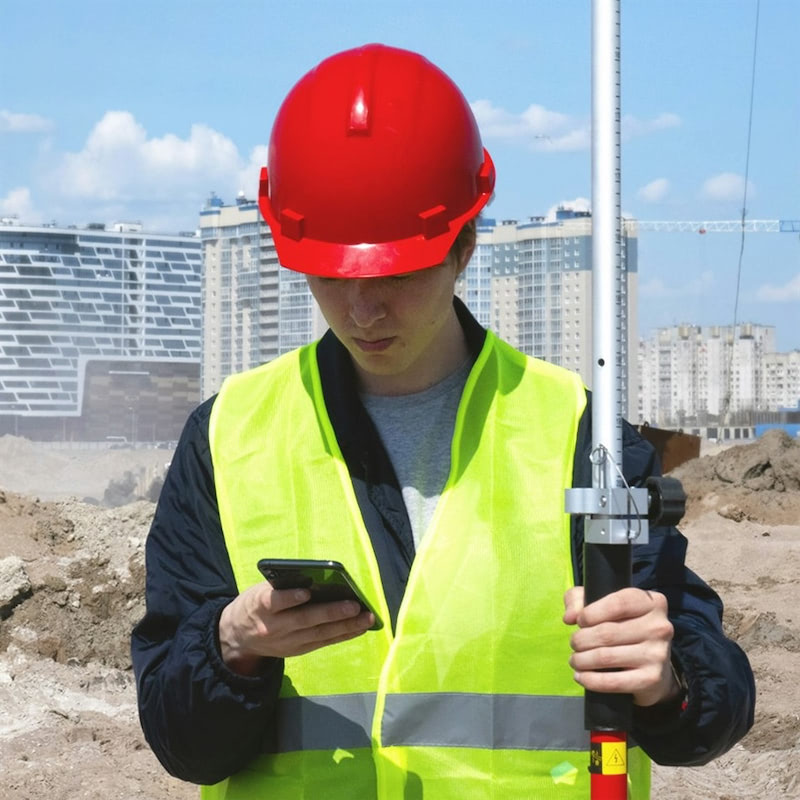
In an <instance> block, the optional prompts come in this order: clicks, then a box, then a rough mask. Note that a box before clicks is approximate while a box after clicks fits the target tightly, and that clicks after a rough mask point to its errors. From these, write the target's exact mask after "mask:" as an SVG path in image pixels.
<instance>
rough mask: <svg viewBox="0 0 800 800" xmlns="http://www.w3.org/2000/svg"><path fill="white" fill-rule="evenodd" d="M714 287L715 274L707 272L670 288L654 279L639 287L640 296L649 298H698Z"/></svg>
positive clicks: (658, 279)
mask: <svg viewBox="0 0 800 800" xmlns="http://www.w3.org/2000/svg"><path fill="white" fill-rule="evenodd" d="M713 286H714V273H713V272H711V270H705V271H703V272H701V273H700V274H699V275H697V276H696V277H695V279H694V280H691V281H687V282H686V283H681V284H679V285H678V286H668V285H667V284H666V283H664V281H663V280H662V279H661V278H652V279H651V280H649V281H647V282H646V283H642V284H640V285H639V295H640V296H641V297H647V298H655V299H661V298H664V299H666V298H679V297H684V298H685V297H698V296H700V295H703V294H705V293H706V292H708V291H709V290H710V289H711V288H713Z"/></svg>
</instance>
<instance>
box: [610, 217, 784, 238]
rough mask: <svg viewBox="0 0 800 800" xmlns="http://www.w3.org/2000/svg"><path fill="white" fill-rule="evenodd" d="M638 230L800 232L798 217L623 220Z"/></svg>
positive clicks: (661, 231)
mask: <svg viewBox="0 0 800 800" xmlns="http://www.w3.org/2000/svg"><path fill="white" fill-rule="evenodd" d="M625 222H626V223H627V224H631V225H634V226H635V227H636V229H637V230H638V231H658V232H660V233H700V234H703V233H741V232H742V231H744V233H800V219H748V220H745V221H744V223H742V221H741V220H740V219H724V220H702V221H697V220H691V221H685V220H684V221H681V220H664V221H658V220H637V219H630V220H625Z"/></svg>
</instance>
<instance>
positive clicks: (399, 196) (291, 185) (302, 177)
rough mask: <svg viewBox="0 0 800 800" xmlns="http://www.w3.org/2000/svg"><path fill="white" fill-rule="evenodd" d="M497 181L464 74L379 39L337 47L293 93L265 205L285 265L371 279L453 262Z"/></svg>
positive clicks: (278, 134)
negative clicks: (455, 75)
mask: <svg viewBox="0 0 800 800" xmlns="http://www.w3.org/2000/svg"><path fill="white" fill-rule="evenodd" d="M494 181H495V172H494V164H493V163H492V159H491V158H490V157H489V154H488V153H487V152H486V150H485V149H484V148H483V146H482V144H481V137H480V133H479V132H478V126H477V123H476V122H475V117H474V116H473V114H472V110H471V109H470V107H469V104H468V103H467V101H466V99H465V98H464V95H462V94H461V91H460V90H459V89H458V87H457V86H456V85H455V84H454V83H453V81H452V80H450V78H448V77H447V75H445V74H444V72H442V71H441V70H440V69H439V68H438V67H436V66H434V65H433V64H431V63H430V61H428V60H427V59H425V58H423V57H422V56H420V55H418V54H416V53H411V52H409V51H407V50H398V49H396V48H393V47H386V46H384V45H380V44H371V45H366V46H365V47H361V48H358V49H355V50H347V51H345V52H343V53H338V54H336V55H334V56H331V57H330V58H328V59H326V60H325V61H323V62H322V63H321V64H319V66H317V67H316V68H315V69H312V70H311V72H309V73H308V74H307V75H305V76H304V77H303V78H301V79H300V81H299V82H298V83H297V84H296V85H295V86H294V88H293V89H292V90H291V91H290V92H289V94H288V95H287V97H286V99H285V100H284V101H283V104H282V105H281V107H280V109H279V111H278V114H277V117H276V118H275V123H274V125H273V127H272V136H271V137H270V143H269V160H268V166H267V167H264V168H263V169H262V171H261V184H260V187H259V192H258V203H259V207H260V208H261V213H262V214H263V215H264V217H265V219H266V220H267V222H268V223H269V225H270V228H271V229H272V236H273V239H274V241H275V248H276V249H277V251H278V259H279V260H280V263H281V264H283V266H285V267H288V268H289V269H293V270H297V271H298V272H306V273H310V274H313V275H322V276H326V277H333V278H365V277H374V276H382V275H397V274H400V273H404V272H413V271H415V270H418V269H425V268H426V267H432V266H434V265H436V264H440V263H442V261H444V259H445V258H446V256H447V253H448V251H449V249H450V247H451V246H452V244H453V242H454V241H455V238H456V236H457V235H458V233H459V231H460V230H461V227H462V225H463V224H464V223H465V222H467V221H468V220H470V219H471V218H472V217H474V216H476V215H477V214H478V212H479V211H480V210H481V208H483V206H484V205H485V204H486V202H487V201H488V200H489V198H490V197H491V194H492V191H493V189H494Z"/></svg>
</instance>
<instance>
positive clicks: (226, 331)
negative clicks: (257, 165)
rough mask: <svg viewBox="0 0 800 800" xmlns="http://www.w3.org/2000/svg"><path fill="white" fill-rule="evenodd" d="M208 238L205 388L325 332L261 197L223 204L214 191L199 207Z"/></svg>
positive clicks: (209, 391)
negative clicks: (277, 241)
mask: <svg viewBox="0 0 800 800" xmlns="http://www.w3.org/2000/svg"><path fill="white" fill-rule="evenodd" d="M200 237H201V239H202V243H203V289H202V307H203V358H202V391H203V396H204V397H208V396H210V395H212V394H213V393H214V392H217V391H218V390H219V388H220V386H221V385H222V381H223V380H224V379H225V378H226V377H227V376H228V375H231V374H233V373H235V372H240V371H242V370H245V369H249V368H250V367H255V366H257V365H259V364H263V363H265V362H267V361H271V360H272V359H273V358H275V357H276V356H278V355H280V354H281V353H285V352H287V351H289V350H293V349H294V348H296V347H299V346H301V345H303V344H307V343H308V342H310V341H312V340H313V339H314V338H316V337H318V336H320V335H321V334H322V333H323V332H324V330H325V327H326V326H325V324H324V320H323V319H322V315H321V314H320V312H319V309H318V307H317V305H316V303H315V302H314V300H313V298H312V296H311V292H310V291H309V290H308V286H307V284H306V279H305V276H303V275H301V274H299V273H297V272H292V271H290V270H287V269H281V268H280V266H279V264H278V256H277V254H276V253H275V245H274V244H273V241H272V234H271V233H270V230H269V226H268V225H267V224H266V223H265V222H264V220H263V219H262V217H261V214H260V212H259V210H258V204H257V203H256V202H255V201H252V200H247V199H246V198H245V197H244V196H243V195H240V196H239V197H238V198H237V200H236V204H235V205H225V204H224V202H223V201H222V200H221V199H220V198H218V197H216V196H214V195H212V196H211V198H210V199H209V200H208V202H207V203H206V206H205V208H204V209H203V210H202V211H201V212H200Z"/></svg>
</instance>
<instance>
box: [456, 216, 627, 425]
mask: <svg viewBox="0 0 800 800" xmlns="http://www.w3.org/2000/svg"><path fill="white" fill-rule="evenodd" d="M621 265H622V270H621V280H620V286H619V298H620V304H619V308H618V311H619V321H620V330H621V331H623V332H624V337H623V338H624V341H623V342H621V368H620V374H621V381H622V384H623V387H622V394H623V410H624V413H625V414H626V416H630V414H629V413H628V410H629V409H633V411H635V410H636V409H637V387H638V376H637V360H636V357H635V356H636V352H637V351H636V347H637V341H638V336H637V302H636V293H637V282H638V248H637V238H636V234H635V227H634V225H633V224H632V223H630V222H627V221H626V223H625V225H624V230H623V236H622V247H621ZM456 291H457V293H458V294H459V296H460V297H461V298H462V299H463V300H464V301H465V302H466V304H467V305H468V306H469V308H470V309H471V310H472V311H473V313H475V314H476V316H477V318H478V320H479V321H480V322H481V323H482V324H483V325H486V326H487V327H490V328H492V329H493V330H494V331H495V332H497V333H498V335H499V336H501V337H502V338H503V339H505V340H506V341H508V342H509V343H510V344H512V345H513V346H514V347H516V348H518V349H519V350H521V351H522V352H523V353H527V354H528V355H532V356H535V357H537V358H541V359H544V360H546V361H549V362H551V363H553V364H559V365H561V366H563V367H566V368H567V369H571V370H573V371H574V372H577V373H578V374H579V375H580V376H581V377H582V378H583V380H584V382H585V383H586V385H587V386H589V387H590V388H591V385H592V339H593V334H592V320H593V314H592V220H591V215H590V214H589V213H588V212H576V211H571V210H566V209H560V210H558V211H557V212H556V217H555V220H552V221H548V220H545V219H544V218H543V217H531V218H530V219H529V220H528V221H526V222H522V223H520V222H517V221H516V220H505V221H501V222H497V221H496V220H492V219H482V220H480V221H479V226H478V240H477V246H476V250H475V254H474V255H473V257H472V261H471V263H470V266H469V267H468V268H467V270H466V271H465V273H464V275H463V276H462V278H461V279H460V280H459V282H458V285H457V287H456Z"/></svg>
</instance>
